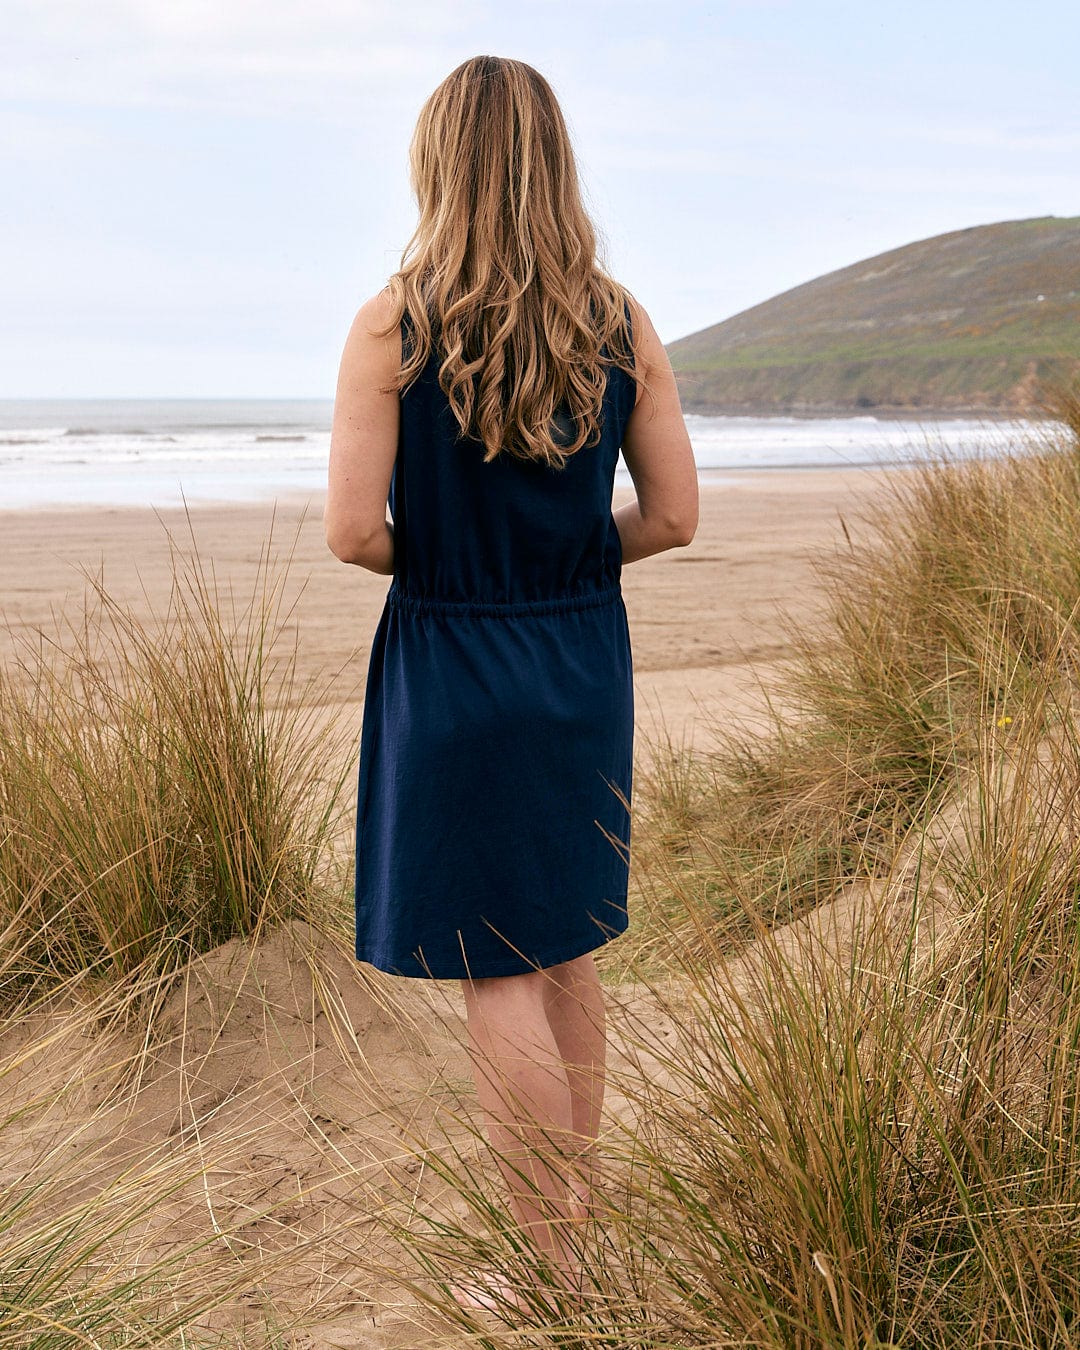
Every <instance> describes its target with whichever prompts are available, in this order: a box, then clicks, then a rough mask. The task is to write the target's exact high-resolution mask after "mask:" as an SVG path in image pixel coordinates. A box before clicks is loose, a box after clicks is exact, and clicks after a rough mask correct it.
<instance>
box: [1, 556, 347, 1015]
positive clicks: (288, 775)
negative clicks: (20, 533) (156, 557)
mask: <svg viewBox="0 0 1080 1350" xmlns="http://www.w3.org/2000/svg"><path fill="white" fill-rule="evenodd" d="M271 543H272V541H271V542H268V544H267V546H266V549H265V550H264V553H263V555H262V558H261V560H260V564H259V567H258V569H257V572H256V575H255V578H254V581H253V584H252V586H251V590H250V592H249V593H248V594H244V595H237V594H236V593H235V592H233V591H232V590H230V589H228V588H225V587H222V586H219V585H218V583H217V581H216V579H215V577H214V574H213V569H212V566H211V565H210V564H208V563H207V562H205V561H204V560H202V559H201V558H200V557H199V554H198V551H197V549H196V548H195V547H194V545H193V546H192V548H191V549H190V550H189V551H188V552H186V553H184V552H182V551H181V550H180V549H179V548H177V547H175V545H174V547H173V562H174V580H173V586H172V592H171V595H170V596H169V599H168V601H167V604H166V605H165V606H164V607H161V606H158V607H156V608H155V607H154V606H153V605H151V604H150V602H149V600H148V601H147V604H146V606H144V607H143V608H142V609H141V610H136V609H135V608H133V607H128V606H125V605H123V604H121V603H120V602H119V601H117V600H116V599H115V598H114V597H113V596H112V595H110V593H109V592H108V590H107V589H106V588H105V586H104V585H103V584H102V582H101V581H100V579H98V578H94V577H92V576H90V577H88V578H87V586H86V601H85V606H84V609H83V611H82V612H81V613H79V614H77V615H75V616H69V617H68V618H67V619H66V620H63V621H62V622H61V623H60V624H59V625H58V631H57V632H56V633H55V634H45V633H39V634H37V635H35V636H34V637H31V638H26V637H25V636H24V637H23V638H22V639H21V642H20V646H19V658H18V660H17V662H16V663H14V665H13V667H12V668H10V669H8V670H6V671H3V672H0V996H2V997H3V998H6V999H11V998H13V997H17V996H18V995H19V993H20V991H23V990H25V989H26V988H27V987H28V986H36V985H37V984H38V983H39V982H41V981H46V982H48V981H50V980H60V979H63V978H65V977H67V976H70V975H72V974H74V973H76V972H79V971H83V970H88V969H92V970H95V971H97V972H99V973H100V974H101V975H102V976H103V977H106V978H108V977H111V976H122V975H124V974H125V973H126V972H129V971H132V970H134V969H136V968H139V967H141V966H142V965H143V963H144V962H145V960H146V959H147V957H149V956H151V955H154V956H155V957H156V959H157V960H158V961H159V962H160V963H162V964H163V965H175V963H176V962H177V961H180V962H182V961H183V960H185V959H186V958H187V957H188V956H190V955H191V954H192V953H195V952H199V951H204V950H206V949H208V948H210V947H213V946H215V945H217V944H219V943H221V942H224V941H226V940H227V939H228V938H230V937H233V936H236V935H243V934H251V933H254V932H256V931H257V930H258V929H259V928H260V927H261V926H262V925H264V924H266V923H268V922H273V921H274V920H275V919H279V918H282V917H286V916H289V915H292V914H302V913H305V912H307V911H309V910H310V909H311V907H312V905H313V904H315V903H316V901H317V897H318V892H319V889H320V887H321V886H322V885H323V884H324V883H325V880H326V876H327V868H328V863H329V858H330V853H331V850H330V849H329V847H328V843H329V840H330V838H331V834H332V830H333V823H334V817H335V812H336V810H337V807H338V802H339V788H340V785H341V782H342V780H343V777H344V775H345V774H346V772H347V770H348V767H349V761H348V759H347V757H346V755H345V753H344V751H343V748H342V746H341V745H340V744H337V743H335V742H334V739H333V737H332V736H331V735H330V734H329V733H328V732H327V731H326V730H325V729H323V728H322V727H321V726H320V723H319V721H318V714H317V711H314V710H313V707H312V705H311V704H305V701H304V698H303V692H304V691H303V690H302V689H301V688H299V681H298V679H297V675H296V665H295V649H294V650H292V651H290V650H289V649H288V647H287V645H286V643H285V633H286V628H287V623H288V620H289V617H290V613H289V611H290V603H292V602H290V600H289V596H288V589H287V570H288V563H287V562H286V563H285V564H284V565H281V564H277V563H274V562H273V561H272V557H273V555H272V552H271ZM320 903H324V901H320Z"/></svg>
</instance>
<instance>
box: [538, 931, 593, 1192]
mask: <svg viewBox="0 0 1080 1350" xmlns="http://www.w3.org/2000/svg"><path fill="white" fill-rule="evenodd" d="M543 973H544V975H545V976H546V980H545V983H544V1003H545V1008H546V1010H547V1018H548V1025H549V1026H550V1027H551V1031H552V1035H553V1036H554V1038H555V1044H556V1045H557V1046H558V1050H559V1057H560V1058H561V1059H562V1061H563V1063H564V1065H565V1066H566V1076H567V1082H568V1086H569V1088H570V1104H571V1111H572V1116H573V1128H574V1135H575V1144H574V1150H573V1152H574V1157H575V1161H576V1167H575V1168H574V1169H572V1170H571V1173H570V1176H569V1178H568V1180H569V1184H570V1191H571V1196H572V1200H571V1212H572V1213H573V1214H574V1216H575V1217H576V1218H578V1219H585V1218H587V1217H588V1216H589V1214H590V1212H591V1209H592V1193H593V1188H594V1186H595V1185H596V1182H597V1180H598V1175H597V1170H598V1161H597V1150H596V1140H597V1137H598V1136H599V1133H600V1118H601V1113H602V1111H603V1106H604V1087H605V1080H606V1066H607V1019H606V1014H605V1010H604V992H603V989H602V988H601V985H600V979H599V976H598V975H597V973H596V963H595V961H594V960H593V957H592V954H591V953H590V954H588V955H586V956H579V957H577V959H576V960H573V961H566V962H564V963H563V964H562V965H559V966H552V967H551V968H550V969H548V970H546V971H544V972H543Z"/></svg>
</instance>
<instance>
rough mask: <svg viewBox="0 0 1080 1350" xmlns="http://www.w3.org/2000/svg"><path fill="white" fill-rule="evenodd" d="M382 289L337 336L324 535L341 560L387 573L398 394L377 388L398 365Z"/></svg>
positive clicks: (390, 559)
mask: <svg viewBox="0 0 1080 1350" xmlns="http://www.w3.org/2000/svg"><path fill="white" fill-rule="evenodd" d="M388 305H389V293H388V292H387V291H381V292H380V293H379V294H378V295H376V296H374V297H373V298H372V299H370V300H368V301H367V302H366V303H365V304H363V305H362V306H361V307H360V310H359V311H358V313H357V315H356V318H355V319H354V320H353V323H352V327H351V328H350V329H349V335H348V337H347V338H346V340H345V350H344V352H343V353H342V357H341V369H340V371H339V373H338V383H337V395H336V398H335V400H334V420H333V425H332V428H331V432H330V476H329V482H328V484H327V493H326V510H325V514H324V523H325V526H326V542H327V544H328V545H329V548H330V551H331V553H333V554H334V556H335V557H337V558H340V559H341V561H342V562H346V563H354V564H355V565H356V566H358V567H365V568H367V569H368V571H370V572H378V573H380V574H381V575H383V576H390V575H392V573H393V571H394V526H393V522H392V521H390V520H389V519H388V517H387V510H386V504H387V499H388V497H389V495H390V479H391V476H392V474H393V472H394V460H395V458H396V457H397V446H398V430H399V426H400V422H401V401H400V398H399V396H398V394H397V393H396V392H395V393H389V394H387V393H383V392H381V388H380V386H389V385H391V384H392V382H393V379H394V376H395V374H396V373H397V371H398V369H399V367H400V364H401V341H400V339H399V337H398V335H397V333H396V332H395V333H391V334H390V336H389V337H388V338H379V337H375V336H374V334H373V332H372V329H379V328H385V327H386V323H387V319H388V316H389V311H388Z"/></svg>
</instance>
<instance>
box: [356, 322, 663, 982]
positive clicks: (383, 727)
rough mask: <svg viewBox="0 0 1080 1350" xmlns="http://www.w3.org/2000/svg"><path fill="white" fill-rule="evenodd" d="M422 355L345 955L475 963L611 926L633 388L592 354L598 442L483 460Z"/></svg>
mask: <svg viewBox="0 0 1080 1350" xmlns="http://www.w3.org/2000/svg"><path fill="white" fill-rule="evenodd" d="M628 319H629V315H628ZM409 335H410V325H409V321H408V317H407V316H406V318H405V320H404V321H403V323H402V340H403V342H407V341H408V340H409ZM439 362H440V357H439V354H438V352H437V342H436V343H433V350H432V353H431V355H430V357H429V360H428V363H427V366H426V368H425V369H424V371H423V372H422V374H421V375H420V377H419V378H418V379H417V380H416V382H415V383H414V384H412V385H411V386H410V387H409V388H408V389H407V390H405V391H404V393H403V394H402V395H401V431H400V438H399V442H398V452H397V458H396V461H395V465H394V472H393V478H392V482H391V487H390V494H389V506H390V513H391V516H392V517H393V521H394V550H395V560H394V574H393V578H392V580H391V584H390V588H389V591H388V592H387V596H386V602H385V604H384V606H383V610H382V614H381V616H380V618H379V622H378V626H377V628H376V631H375V636H374V640H373V642H372V647H371V659H370V664H369V667H368V673H367V682H366V693H365V699H364V710H363V725H362V731H361V740H360V766H359V790H358V800H357V807H358V810H357V823H356V885H355V898H356V956H357V959H358V960H361V961H365V962H368V963H369V964H371V965H374V966H376V967H378V968H379V969H381V970H384V971H387V972H388V973H390V974H393V975H402V976H413V977H420V978H432V979H449V978H454V979H462V978H476V979H480V978H484V977H487V976H502V975H517V974H522V973H524V972H526V971H530V970H536V969H542V968H544V967H547V966H552V965H557V964H559V963H560V962H562V961H568V960H571V959H572V958H574V957H577V956H581V955H583V954H584V953H586V952H589V951H592V950H594V949H595V948H597V947H599V946H601V945H602V944H603V943H605V942H607V941H609V940H610V939H611V938H614V937H616V936H618V935H619V934H620V933H622V932H624V931H625V929H626V927H627V908H626V901H627V883H628V872H629V856H630V801H631V789H632V781H631V775H632V761H633V739H634V689H633V667H632V658H631V649H630V634H629V628H628V624H627V616H626V609H625V606H624V603H623V596H622V590H621V584H620V577H621V571H622V548H621V544H620V541H619V535H618V531H617V529H616V526H615V522H614V519H613V516H612V510H611V501H612V487H613V481H614V473H615V466H616V461H617V459H618V455H619V450H620V447H621V445H622V439H623V431H624V428H625V426H626V423H627V420H628V418H629V416H630V413H631V412H632V410H633V407H634V400H635V393H636V387H635V383H634V380H633V378H632V377H631V376H630V375H628V374H627V373H626V372H625V371H623V370H620V369H619V368H617V367H608V368H607V387H606V392H605V395H604V404H603V420H602V436H601V440H600V442H599V444H597V445H595V446H591V447H590V446H586V447H584V448H583V449H581V450H579V451H577V452H576V453H575V454H573V455H571V457H570V459H569V460H568V462H567V465H566V467H565V468H564V469H561V470H559V469H554V468H551V467H550V466H548V465H543V464H539V463H536V462H532V461H524V460H521V459H517V458H515V457H512V456H511V455H509V454H507V453H505V452H503V453H500V454H499V455H498V456H497V457H496V458H495V459H494V460H493V461H491V462H490V463H487V464H485V463H484V462H483V447H482V445H481V443H480V442H479V441H477V440H474V439H472V438H461V439H459V428H458V423H457V421H456V420H455V418H454V416H453V413H452V412H451V409H450V406H449V403H448V401H447V398H446V395H445V394H444V393H443V391H442V389H441V388H440V387H439V382H438V367H439ZM563 416H565V414H564V415H561V416H560V418H557V419H556V428H555V431H556V435H558V434H559V432H560V430H561V431H563V432H565V430H566V425H565V422H562V417H563ZM560 422H562V425H561V426H560Z"/></svg>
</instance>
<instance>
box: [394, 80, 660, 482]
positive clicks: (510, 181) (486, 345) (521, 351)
mask: <svg viewBox="0 0 1080 1350" xmlns="http://www.w3.org/2000/svg"><path fill="white" fill-rule="evenodd" d="M409 162H410V178H411V183H412V189H413V193H414V195H415V197H416V201H417V206H418V208H419V219H418V222H417V225H416V229H415V231H414V232H413V235H412V238H411V239H410V240H409V242H408V244H407V245H406V247H405V250H404V252H403V254H402V259H401V267H400V270H399V271H397V272H395V273H394V275H393V276H392V277H391V278H390V281H389V290H390V293H391V297H392V300H393V306H392V309H393V318H392V320H390V321H389V323H388V327H387V328H386V329H384V330H383V334H382V335H383V336H389V335H390V334H391V333H392V332H393V331H394V329H395V328H396V327H399V326H400V324H401V322H402V319H403V318H404V317H405V315H406V314H407V315H408V321H409V328H410V330H411V340H410V341H409V342H408V343H407V344H406V349H405V353H404V354H403V359H402V365H401V369H400V370H399V372H398V376H397V383H396V385H395V386H393V387H395V388H397V389H398V390H399V391H402V392H403V391H404V390H405V389H407V388H408V387H409V385H411V384H412V383H413V381H414V380H415V379H416V378H417V377H418V376H419V374H420V372H421V371H422V370H423V369H424V367H425V365H426V363H427V361H428V359H429V357H430V354H431V351H432V348H433V346H434V347H435V349H436V350H437V351H438V352H439V354H440V356H441V361H440V365H439V384H440V386H441V388H442V389H443V391H444V392H445V394H446V396H447V399H448V401H449V404H450V407H451V409H452V410H453V413H454V416H455V418H456V419H457V422H458V425H459V427H460V433H459V439H460V437H471V438H473V439H475V440H477V441H479V442H480V443H481V444H482V445H483V447H484V460H485V461H489V460H492V459H494V458H495V457H496V456H497V455H498V454H500V453H502V452H506V453H509V454H512V455H516V456H518V457H519V458H523V459H531V460H539V461H541V462H544V463H547V464H549V465H551V466H552V467H555V468H562V467H563V465H564V464H565V463H566V461H567V459H568V458H569V457H570V456H571V455H573V454H575V453H576V452H577V451H578V450H580V449H581V448H582V447H583V446H591V445H595V444H596V443H597V442H598V441H599V439H600V423H601V418H602V412H603V398H604V388H605V385H606V382H607V373H608V369H610V368H611V367H612V366H619V367H621V368H622V369H624V370H626V371H627V372H628V373H630V374H635V361H634V352H633V342H632V332H631V323H630V318H629V312H628V310H627V301H628V299H629V298H632V297H631V294H630V292H629V291H628V290H627V289H626V288H625V287H623V286H621V285H620V284H619V283H618V282H616V281H615V280H613V278H611V277H610V276H609V275H608V274H607V272H606V271H605V270H604V269H603V267H601V266H600V265H599V264H598V262H597V258H596V253H597V242H596V232H595V230H594V227H593V225H592V223H591V221H590V219H589V216H588V214H587V212H586V210H585V208H584V206H583V204H582V199H581V189H580V185H579V181H578V172H577V164H576V161H575V158H574V151H573V147H572V145H571V142H570V136H569V133H568V131H567V127H566V122H565V120H564V118H563V115H562V111H561V109H560V107H559V104H558V102H557V101H556V98H555V95H554V93H553V92H552V89H551V86H550V85H549V84H548V82H547V81H546V80H545V79H544V77H543V76H542V75H541V74H540V73H539V72H538V71H536V70H534V69H533V68H532V67H531V66H528V65H526V64H525V63H524V62H522V61H513V60H509V59H506V58H503V57H498V56H475V57H473V58H472V59H471V60H469V61H465V62H464V63H463V64H462V65H460V66H458V67H457V69H456V70H454V71H452V72H451V73H450V75H448V76H447V77H446V79H445V80H443V82H442V83H441V84H440V85H439V87H438V88H437V89H436V90H435V91H434V93H433V94H431V96H430V97H429V98H428V100H427V102H426V103H425V104H424V106H423V108H422V109H421V111H420V116H419V119H418V121H417V124H416V129H415V132H414V134H413V138H412V143H411V145H410V149H409ZM637 378H640V376H637Z"/></svg>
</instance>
